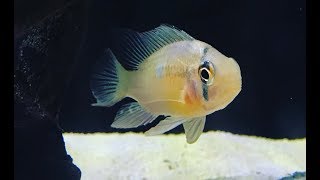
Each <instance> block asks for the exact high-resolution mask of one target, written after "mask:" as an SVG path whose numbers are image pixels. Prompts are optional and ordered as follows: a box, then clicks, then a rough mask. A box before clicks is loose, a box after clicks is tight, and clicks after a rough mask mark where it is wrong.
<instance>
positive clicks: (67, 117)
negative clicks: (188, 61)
mask: <svg viewBox="0 0 320 180" xmlns="http://www.w3.org/2000/svg"><path fill="white" fill-rule="evenodd" d="M305 14H306V13H305V2H304V1H303V0H300V1H298V0H295V1H293V0H284V1H277V0H275V1H229V0H223V1H209V0H207V1H205V0H199V1H182V0H181V1H171V0H162V1H132V2H129V1H122V2H121V1H114V2H111V1H104V0H95V1H92V4H91V6H90V8H89V15H88V32H87V37H86V41H87V42H86V47H87V49H85V51H84V52H83V55H82V59H81V65H79V66H78V68H77V70H76V72H75V75H74V78H73V80H72V82H71V85H70V87H69V89H68V91H67V94H66V96H65V98H64V103H63V107H62V110H61V115H60V117H61V119H60V122H61V126H62V128H63V129H64V130H65V131H73V132H97V131H99V132H126V131H127V130H125V131H123V130H118V129H113V128H111V127H110V124H111V123H112V121H113V119H114V116H115V113H116V111H117V110H118V109H119V104H122V103H119V104H117V105H116V106H114V107H112V108H99V107H90V104H91V103H92V102H94V99H93V97H92V95H91V92H90V90H89V85H88V82H89V73H90V68H89V67H90V66H92V64H93V63H94V62H95V61H96V59H97V58H98V56H99V54H101V51H102V49H103V48H105V47H107V46H108V37H107V34H108V30H109V29H110V28H113V27H127V28H132V29H135V30H137V31H146V30H151V29H152V28H155V27H157V26H158V25H159V24H161V23H168V24H172V25H175V26H177V27H179V28H181V29H183V30H185V31H186V32H187V33H189V34H190V35H192V36H193V37H195V38H196V39H199V40H202V41H204V42H207V43H209V44H211V45H212V46H214V47H215V48H217V49H218V50H219V51H220V52H222V53H224V54H225V55H227V56H230V57H233V58H235V59H236V60H237V62H238V63H239V65H240V68H241V71H242V79H243V87H242V91H241V92H240V94H239V95H238V96H237V97H236V99H235V100H234V101H233V102H232V103H231V104H230V105H229V106H227V107H226V108H225V109H223V110H221V111H218V112H215V113H213V114H211V115H210V116H208V117H207V122H206V125H205V130H204V131H209V130H223V131H228V132H232V133H237V134H248V135H257V136H265V137H270V138H300V137H305V135H306V127H305V119H306V118H305V117H306V91H305V89H306V88H305V87H306V71H305V70H306V43H305V42H306V16H305ZM157 122H158V121H157ZM157 122H154V123H152V124H151V125H148V126H146V127H141V128H137V129H129V130H128V131H135V132H140V131H145V130H147V129H149V128H150V127H152V126H154V125H155V124H156V123H157ZM170 132H174V133H180V132H183V128H182V127H178V128H175V129H174V130H172V131H170ZM170 132H169V133H170Z"/></svg>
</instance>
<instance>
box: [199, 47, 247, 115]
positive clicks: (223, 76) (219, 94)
mask: <svg viewBox="0 0 320 180" xmlns="http://www.w3.org/2000/svg"><path fill="white" fill-rule="evenodd" d="M206 48H207V49H205V50H204V51H205V52H204V55H203V56H202V58H201V60H200V64H199V67H198V68H197V74H196V76H197V81H198V83H197V86H198V87H197V89H198V90H199V91H200V92H198V94H200V95H201V97H202V98H201V100H200V102H201V103H200V104H201V107H202V108H203V110H204V112H205V113H206V114H211V113H213V112H215V111H217V110H221V109H223V108H225V107H226V106H227V105H228V104H229V103H231V102H232V101H233V99H234V98H235V97H236V96H237V95H238V94H239V93H240V91H241V86H242V80H241V79H242V78H241V71H240V67H239V65H238V63H237V62H236V61H235V60H234V59H233V58H229V57H226V56H225V55H223V54H222V53H220V52H219V51H217V50H216V49H215V48H213V47H211V46H209V47H208V46H207V47H206Z"/></svg>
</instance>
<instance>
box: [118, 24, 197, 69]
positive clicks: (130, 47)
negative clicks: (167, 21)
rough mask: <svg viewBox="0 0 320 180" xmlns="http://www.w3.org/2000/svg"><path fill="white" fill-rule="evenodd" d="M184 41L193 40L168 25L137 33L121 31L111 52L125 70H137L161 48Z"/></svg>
mask: <svg viewBox="0 0 320 180" xmlns="http://www.w3.org/2000/svg"><path fill="white" fill-rule="evenodd" d="M184 40H194V38H193V37H191V36H190V35H188V34H187V33H186V32H184V31H182V30H179V29H177V28H175V27H174V26H169V25H164V24H163V25H160V26H159V27H157V28H155V29H153V30H150V31H146V32H143V33H138V32H135V31H133V30H122V31H121V32H120V34H119V38H117V39H115V41H114V42H113V47H112V50H113V52H114V54H115V55H116V57H117V58H118V59H119V61H121V64H122V65H123V66H124V67H125V68H126V69H127V70H137V69H138V67H139V65H140V63H142V62H143V61H144V60H145V59H147V58H148V57H149V56H150V55H151V54H153V53H154V52H156V51H158V50H159V49H161V48H162V47H164V46H166V45H168V44H171V43H174V42H178V41H184Z"/></svg>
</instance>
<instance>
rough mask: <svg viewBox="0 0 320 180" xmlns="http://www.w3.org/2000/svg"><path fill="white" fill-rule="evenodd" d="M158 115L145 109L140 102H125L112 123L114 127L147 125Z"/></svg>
mask: <svg viewBox="0 0 320 180" xmlns="http://www.w3.org/2000/svg"><path fill="white" fill-rule="evenodd" d="M157 117H158V116H157V115H154V114H151V113H149V112H147V111H145V110H144V109H143V108H142V107H141V106H140V105H139V103H138V102H132V103H128V104H125V105H123V106H122V107H121V109H120V110H119V111H118V112H117V115H116V117H115V121H114V122H113V123H112V124H111V127H113V128H135V127H138V126H141V125H146V124H148V123H151V122H152V121H153V120H155V119H156V118H157Z"/></svg>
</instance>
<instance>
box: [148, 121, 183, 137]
mask: <svg viewBox="0 0 320 180" xmlns="http://www.w3.org/2000/svg"><path fill="white" fill-rule="evenodd" d="M185 121H186V120H185V119H184V118H175V117H167V118H166V119H164V120H162V121H160V122H159V124H157V125H156V126H155V127H153V128H151V129H149V130H148V131H147V132H145V134H146V135H148V136H153V135H159V134H163V133H165V132H167V131H170V130H171V129H173V128H175V127H177V126H179V125H180V124H182V123H184V122H185Z"/></svg>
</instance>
